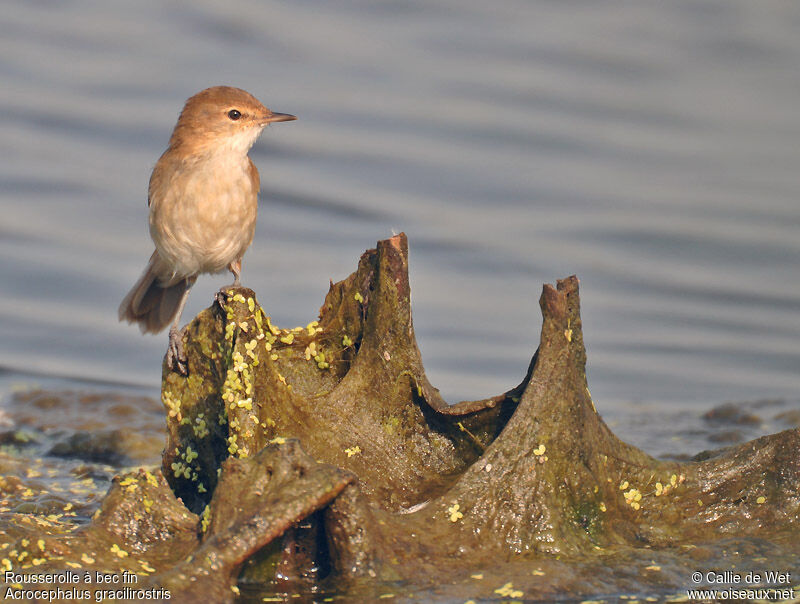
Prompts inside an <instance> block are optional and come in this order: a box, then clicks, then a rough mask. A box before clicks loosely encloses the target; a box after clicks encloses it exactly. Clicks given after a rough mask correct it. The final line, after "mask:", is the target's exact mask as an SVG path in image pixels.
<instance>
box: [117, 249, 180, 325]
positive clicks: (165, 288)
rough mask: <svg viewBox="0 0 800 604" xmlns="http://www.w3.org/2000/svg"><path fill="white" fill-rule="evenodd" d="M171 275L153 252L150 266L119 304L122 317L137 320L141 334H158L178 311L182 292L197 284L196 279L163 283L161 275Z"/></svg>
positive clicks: (156, 253)
mask: <svg viewBox="0 0 800 604" xmlns="http://www.w3.org/2000/svg"><path fill="white" fill-rule="evenodd" d="M165 273H166V274H169V272H168V269H166V267H165V266H164V263H163V262H162V260H161V258H160V257H159V255H158V252H157V251H155V252H153V255H152V256H150V261H149V262H148V263H147V268H145V269H144V272H143V273H142V276H141V277H139V280H138V281H137V282H136V285H134V286H133V288H132V289H131V291H129V292H128V295H127V296H125V298H124V299H123V300H122V304H120V305H119V320H120V321H127V322H128V323H137V324H138V325H139V329H141V330H142V333H158V332H159V331H161V330H162V329H164V328H165V327H166V326H167V325H169V324H170V323H171V322H172V320H173V319H174V318H175V315H176V314H177V313H178V311H179V309H180V305H181V300H182V299H183V294H184V293H185V292H186V290H187V289H189V288H190V287H191V286H192V284H194V279H193V278H191V277H190V278H178V279H175V278H173V279H172V280H170V281H167V282H166V283H162V282H161V279H159V275H164V274H165Z"/></svg>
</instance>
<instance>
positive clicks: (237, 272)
mask: <svg viewBox="0 0 800 604" xmlns="http://www.w3.org/2000/svg"><path fill="white" fill-rule="evenodd" d="M228 270H229V271H230V272H232V273H233V286H232V287H240V286H241V285H242V283H241V281H239V277H241V275H242V259H241V258H237V259H236V260H234V261H233V262H231V263H230V264H229V265H228Z"/></svg>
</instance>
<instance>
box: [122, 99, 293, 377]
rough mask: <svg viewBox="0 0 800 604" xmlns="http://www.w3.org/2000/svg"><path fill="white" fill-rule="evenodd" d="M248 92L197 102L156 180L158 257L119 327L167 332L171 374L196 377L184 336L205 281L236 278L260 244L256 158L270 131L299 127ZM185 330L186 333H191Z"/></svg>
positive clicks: (128, 300)
mask: <svg viewBox="0 0 800 604" xmlns="http://www.w3.org/2000/svg"><path fill="white" fill-rule="evenodd" d="M296 119H297V117H296V116H294V115H291V114H288V113H277V112H275V111H271V110H270V109H267V108H266V107H265V106H264V105H263V104H262V103H261V102H260V101H259V100H258V99H257V98H256V97H254V96H253V95H252V94H250V93H249V92H246V91H244V90H242V89H241V88H234V87H231V86H213V87H211V88H207V89H205V90H202V91H200V92H198V93H197V94H195V95H194V96H192V97H190V98H189V99H188V100H187V101H186V104H185V105H184V107H183V110H182V111H181V113H180V115H179V117H178V122H177V123H176V124H175V128H174V129H173V131H172V136H171V137H170V139H169V144H168V146H167V149H166V151H164V153H163V154H162V155H161V157H160V158H159V160H158V162H156V165H155V167H154V168H153V172H152V174H151V176H150V184H149V187H148V196H147V204H148V207H149V222H150V236H151V238H152V239H153V243H155V251H154V252H153V254H152V255H151V256H150V260H149V262H148V263H147V266H146V268H145V270H144V272H143V273H142V275H141V277H139V280H138V281H136V284H135V285H134V286H133V287H132V288H131V290H130V292H128V294H127V295H126V296H125V298H124V299H123V300H122V303H121V304H120V307H119V320H120V321H127V322H129V323H135V324H138V325H139V328H140V329H141V331H142V333H158V332H160V331H162V330H163V329H164V328H165V327H166V326H167V325H169V326H170V329H169V346H168V348H167V353H166V355H165V358H166V362H167V367H168V368H169V369H170V370H172V371H177V372H178V373H180V374H181V375H184V376H185V375H188V362H187V358H186V354H185V351H184V348H183V335H184V334H183V330H181V329H179V326H180V319H181V314H182V313H183V309H184V306H185V305H186V300H187V299H188V297H189V292H190V290H191V288H192V285H194V283H195V281H196V280H197V277H198V275H200V274H204V273H212V274H213V273H220V272H223V271H224V270H225V269H228V270H230V271H231V273H233V277H234V281H233V284H232V286H227V287H226V288H223V289H222V290H221V292H222V291H224V290H225V289H227V288H229V287H238V286H240V284H241V281H240V278H241V270H242V257H243V256H244V253H245V251H246V250H247V248H248V247H249V246H250V243H251V242H252V241H253V235H254V233H255V226H256V215H257V213H258V192H259V188H260V177H259V174H258V170H257V169H256V166H255V164H254V163H253V161H252V160H251V159H250V157H249V156H248V152H249V151H250V148H251V147H252V146H253V144H254V143H255V142H256V140H257V139H258V137H259V136H260V135H261V133H262V131H263V130H264V128H266V127H267V126H268V125H269V124H272V123H274V122H286V121H291V120H296ZM184 329H185V328H184Z"/></svg>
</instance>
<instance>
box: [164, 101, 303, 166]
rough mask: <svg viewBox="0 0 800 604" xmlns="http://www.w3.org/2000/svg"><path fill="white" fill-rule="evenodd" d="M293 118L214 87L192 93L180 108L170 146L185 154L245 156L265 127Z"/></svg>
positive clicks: (294, 118)
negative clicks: (221, 153)
mask: <svg viewBox="0 0 800 604" xmlns="http://www.w3.org/2000/svg"><path fill="white" fill-rule="evenodd" d="M296 119H297V118H296V117H295V116H293V115H289V114H288V113H277V112H275V111H271V110H269V109H267V108H266V107H265V106H264V105H263V104H262V103H261V102H260V101H259V100H258V99H257V98H256V97H254V96H253V95H252V94H250V93H249V92H246V91H244V90H242V89H241V88H233V87H231V86H214V87H212V88H206V89H205V90H202V91H200V92H198V93H197V94H195V95H194V96H193V97H191V98H190V99H189V100H188V101H186V105H184V107H183V111H181V115H180V117H179V118H178V123H177V124H176V125H175V129H174V130H173V132H172V138H170V147H172V148H176V147H181V148H182V149H183V150H184V151H186V152H189V153H194V152H199V153H202V152H206V151H231V152H237V153H238V152H240V153H242V154H246V153H247V152H248V151H249V150H250V147H252V146H253V143H255V142H256V139H257V138H258V136H259V135H260V134H261V132H262V131H263V130H264V128H265V127H266V126H268V125H269V124H271V123H272V122H287V121H291V120H296Z"/></svg>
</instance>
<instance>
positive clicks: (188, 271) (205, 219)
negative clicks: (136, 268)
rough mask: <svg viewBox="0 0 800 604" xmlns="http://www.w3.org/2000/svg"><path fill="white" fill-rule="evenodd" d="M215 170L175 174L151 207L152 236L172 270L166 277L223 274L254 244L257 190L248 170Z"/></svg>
mask: <svg viewBox="0 0 800 604" xmlns="http://www.w3.org/2000/svg"><path fill="white" fill-rule="evenodd" d="M215 168H217V169H212V167H210V166H209V167H207V168H206V169H194V170H191V171H190V172H189V173H187V174H180V175H178V176H176V177H175V178H173V179H172V180H171V181H170V182H169V183H168V184H167V186H166V187H165V188H164V190H163V198H162V199H160V200H158V203H152V204H151V207H150V235H151V236H152V238H153V241H154V242H155V244H156V249H157V250H158V254H159V256H161V258H162V260H163V261H164V264H165V265H167V266H168V267H169V268H170V269H171V272H172V274H171V275H163V276H162V279H169V278H171V277H186V276H191V275H197V274H199V273H217V272H220V271H223V270H225V269H226V268H227V266H228V265H229V264H230V263H231V262H233V261H235V260H237V259H240V258H241V257H242V256H243V255H244V252H245V250H246V249H247V248H248V247H249V245H250V243H251V242H252V240H253V234H254V232H255V226H256V215H257V210H258V200H257V194H258V191H255V190H253V186H252V183H251V181H250V178H249V176H248V174H247V172H246V170H244V169H241V170H240V169H238V166H235V167H233V166H226V167H224V168H222V167H220V166H215ZM232 168H234V169H232ZM215 173H216V174H222V175H223V176H224V178H219V177H218V178H214V177H213V176H212V175H213V174H215ZM165 184H166V183H165Z"/></svg>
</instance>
